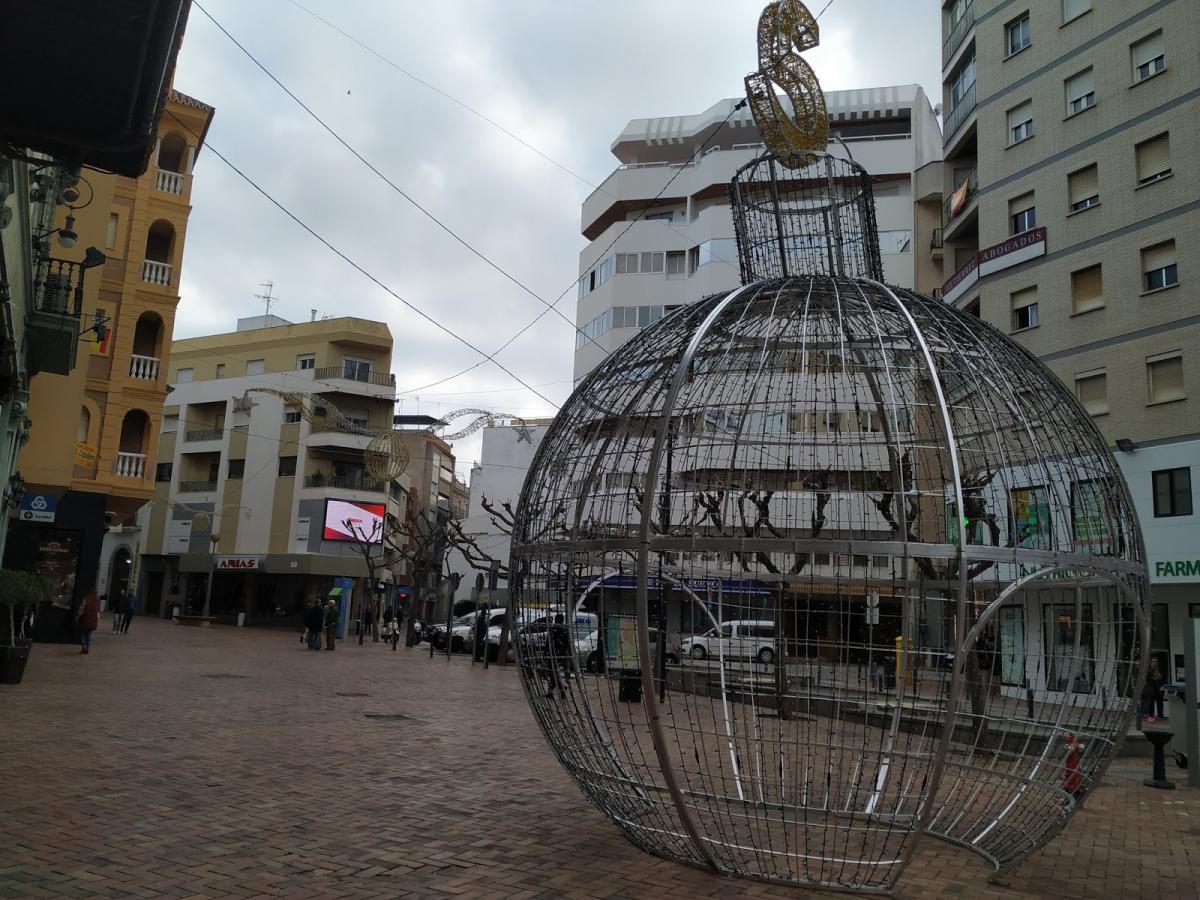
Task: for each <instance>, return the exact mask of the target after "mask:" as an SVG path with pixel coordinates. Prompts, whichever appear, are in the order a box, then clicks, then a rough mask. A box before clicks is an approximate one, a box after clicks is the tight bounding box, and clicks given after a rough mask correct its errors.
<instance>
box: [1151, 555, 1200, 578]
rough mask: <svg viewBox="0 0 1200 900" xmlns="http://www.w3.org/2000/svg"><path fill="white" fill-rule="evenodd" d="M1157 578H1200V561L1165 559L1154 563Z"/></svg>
mask: <svg viewBox="0 0 1200 900" xmlns="http://www.w3.org/2000/svg"><path fill="white" fill-rule="evenodd" d="M1154 577H1155V578H1200V559H1177V560H1170V559H1163V560H1158V561H1157V562H1155V563H1154Z"/></svg>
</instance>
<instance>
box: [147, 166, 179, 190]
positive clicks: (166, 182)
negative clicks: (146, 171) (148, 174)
mask: <svg viewBox="0 0 1200 900" xmlns="http://www.w3.org/2000/svg"><path fill="white" fill-rule="evenodd" d="M154 186H155V187H156V188H158V189H159V190H160V191H163V192H164V193H167V194H182V193H183V176H182V175H181V174H179V173H178V172H168V171H167V170H166V169H159V170H158V178H156V179H155V181H154Z"/></svg>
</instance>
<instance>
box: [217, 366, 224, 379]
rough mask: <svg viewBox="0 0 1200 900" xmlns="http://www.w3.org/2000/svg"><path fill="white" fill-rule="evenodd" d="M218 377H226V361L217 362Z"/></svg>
mask: <svg viewBox="0 0 1200 900" xmlns="http://www.w3.org/2000/svg"><path fill="white" fill-rule="evenodd" d="M217 377H218V378H224V377H225V363H217Z"/></svg>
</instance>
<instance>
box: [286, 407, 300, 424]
mask: <svg viewBox="0 0 1200 900" xmlns="http://www.w3.org/2000/svg"><path fill="white" fill-rule="evenodd" d="M299 421H300V410H298V409H292V408H291V407H287V408H285V409H284V411H283V424H284V425H295V424H296V423H297V422H299Z"/></svg>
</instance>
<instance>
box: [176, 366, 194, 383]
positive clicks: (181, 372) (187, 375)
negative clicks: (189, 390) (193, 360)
mask: <svg viewBox="0 0 1200 900" xmlns="http://www.w3.org/2000/svg"><path fill="white" fill-rule="evenodd" d="M193 374H194V373H193V371H192V370H191V369H176V370H175V383H176V384H187V383H188V382H189V381H191V380H192V375H193Z"/></svg>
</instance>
